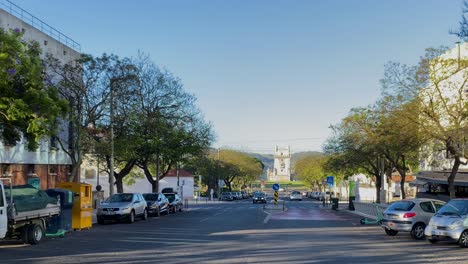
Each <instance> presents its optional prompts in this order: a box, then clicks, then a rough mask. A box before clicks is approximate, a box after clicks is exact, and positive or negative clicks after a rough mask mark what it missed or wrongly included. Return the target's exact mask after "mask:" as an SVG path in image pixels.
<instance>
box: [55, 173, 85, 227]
mask: <svg viewBox="0 0 468 264" xmlns="http://www.w3.org/2000/svg"><path fill="white" fill-rule="evenodd" d="M57 188H62V189H67V190H70V191H72V192H73V195H74V196H75V197H74V198H75V200H74V201H73V208H72V228H73V229H84V228H90V227H92V226H93V201H92V191H91V190H92V186H91V184H87V183H75V182H63V183H59V184H57Z"/></svg>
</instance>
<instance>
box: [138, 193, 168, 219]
mask: <svg viewBox="0 0 468 264" xmlns="http://www.w3.org/2000/svg"><path fill="white" fill-rule="evenodd" d="M143 198H145V200H146V203H147V204H148V214H150V215H154V216H160V214H161V213H166V214H168V213H169V200H168V199H167V197H166V196H165V195H164V194H162V193H144V194H143Z"/></svg>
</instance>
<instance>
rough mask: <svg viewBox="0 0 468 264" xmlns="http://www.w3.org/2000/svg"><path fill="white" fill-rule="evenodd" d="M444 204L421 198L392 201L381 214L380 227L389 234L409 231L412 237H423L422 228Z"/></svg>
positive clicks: (393, 234)
mask: <svg viewBox="0 0 468 264" xmlns="http://www.w3.org/2000/svg"><path fill="white" fill-rule="evenodd" d="M444 204H445V202H443V201H439V200H434V199H422V198H417V199H407V200H401V201H397V202H394V203H392V204H391V205H390V206H389V207H388V208H387V210H385V212H384V214H383V219H382V228H384V230H385V233H386V234H387V235H389V236H395V235H396V234H398V232H410V234H411V237H412V238H414V239H423V238H424V228H426V226H427V224H428V223H429V220H430V219H431V217H432V216H433V215H434V214H435V212H436V211H437V210H438V209H439V208H440V207H442V206H443V205H444Z"/></svg>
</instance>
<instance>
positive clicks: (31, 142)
mask: <svg viewBox="0 0 468 264" xmlns="http://www.w3.org/2000/svg"><path fill="white" fill-rule="evenodd" d="M21 37H22V33H20V31H19V30H18V29H15V30H12V31H5V30H3V29H0V95H1V96H0V137H1V139H2V140H3V141H4V142H5V143H6V144H8V145H15V144H17V142H19V141H20V140H21V137H24V138H25V139H26V140H27V143H28V149H30V150H34V149H36V148H37V146H38V142H39V140H40V139H41V138H42V137H44V136H53V135H56V133H57V128H58V124H59V122H58V120H59V118H60V117H63V116H64V115H65V114H66V112H67V106H66V102H65V101H64V100H62V99H61V98H60V96H59V94H58V92H57V89H56V88H55V86H54V85H53V84H52V82H51V76H49V75H48V74H46V70H45V68H44V65H43V64H42V60H41V58H40V55H41V49H40V47H39V44H38V43H37V42H30V43H27V42H25V41H23V40H21Z"/></svg>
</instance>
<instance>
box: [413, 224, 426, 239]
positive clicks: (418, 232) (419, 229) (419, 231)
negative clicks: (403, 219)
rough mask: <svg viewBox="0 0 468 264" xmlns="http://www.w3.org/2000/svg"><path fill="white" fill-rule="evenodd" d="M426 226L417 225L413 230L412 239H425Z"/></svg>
mask: <svg viewBox="0 0 468 264" xmlns="http://www.w3.org/2000/svg"><path fill="white" fill-rule="evenodd" d="M425 227H426V226H425V225H424V224H423V223H416V224H415V225H414V226H413V228H412V229H411V237H412V238H414V239H417V240H421V239H424V228H425Z"/></svg>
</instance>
